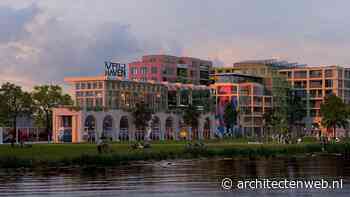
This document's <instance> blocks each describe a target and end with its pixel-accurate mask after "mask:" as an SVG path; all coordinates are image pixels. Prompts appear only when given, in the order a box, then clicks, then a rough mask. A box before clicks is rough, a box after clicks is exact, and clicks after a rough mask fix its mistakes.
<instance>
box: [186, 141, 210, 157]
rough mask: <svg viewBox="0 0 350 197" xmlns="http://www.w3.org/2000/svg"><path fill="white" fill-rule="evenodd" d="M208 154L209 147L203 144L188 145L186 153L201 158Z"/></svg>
mask: <svg viewBox="0 0 350 197" xmlns="http://www.w3.org/2000/svg"><path fill="white" fill-rule="evenodd" d="M207 152H208V148H207V146H206V145H205V144H204V143H203V142H194V143H191V142H190V143H188V144H186V146H185V150H184V153H189V154H191V155H195V156H199V155H206V154H207Z"/></svg>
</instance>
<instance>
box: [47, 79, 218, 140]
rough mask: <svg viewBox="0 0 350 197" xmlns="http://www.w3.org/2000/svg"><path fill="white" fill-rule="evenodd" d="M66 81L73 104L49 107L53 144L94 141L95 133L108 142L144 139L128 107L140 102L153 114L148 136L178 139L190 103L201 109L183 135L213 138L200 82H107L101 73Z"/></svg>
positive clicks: (205, 94) (205, 91)
mask: <svg viewBox="0 0 350 197" xmlns="http://www.w3.org/2000/svg"><path fill="white" fill-rule="evenodd" d="M65 81H66V82H68V83H69V84H71V85H72V87H73V92H74V96H73V98H74V100H75V103H76V105H77V106H78V107H79V108H78V109H75V107H71V106H67V107H61V108H56V109H54V110H53V139H54V141H55V142H88V141H90V142H96V141H97V140H98V139H99V138H101V137H106V138H109V139H111V140H114V141H125V140H144V139H145V138H146V135H147V133H146V131H139V130H136V127H135V124H134V121H133V117H132V114H131V111H132V110H133V109H134V108H135V105H136V104H137V103H141V102H143V103H145V104H146V105H147V106H148V107H150V109H151V110H152V111H153V112H154V117H153V120H152V123H151V127H152V128H151V133H150V138H151V140H177V139H183V136H180V131H183V129H184V127H185V125H184V124H183V122H182V115H181V112H183V109H184V108H185V107H187V106H188V105H194V106H195V107H197V109H198V110H200V111H201V112H202V116H201V117H199V125H198V128H193V129H192V130H191V131H187V132H188V133H187V134H186V137H185V139H210V138H212V137H213V127H212V126H213V125H214V118H213V116H212V113H211V110H212V109H211V108H210V106H211V103H210V101H211V99H210V88H209V87H207V86H204V85H193V84H181V83H168V82H159V83H157V82H146V81H131V80H118V79H116V80H110V79H108V77H106V76H100V77H73V78H66V79H65Z"/></svg>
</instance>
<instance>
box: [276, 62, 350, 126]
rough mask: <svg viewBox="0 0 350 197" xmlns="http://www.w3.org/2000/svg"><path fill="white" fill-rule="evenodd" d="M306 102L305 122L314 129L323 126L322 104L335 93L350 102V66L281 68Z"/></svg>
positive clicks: (282, 72) (281, 71) (281, 72)
mask: <svg viewBox="0 0 350 197" xmlns="http://www.w3.org/2000/svg"><path fill="white" fill-rule="evenodd" d="M279 73H280V74H281V75H282V76H284V77H285V78H286V79H287V80H288V81H289V82H290V84H291V85H292V87H293V88H294V89H295V91H296V94H297V95H298V96H300V97H301V98H302V99H303V101H304V102H305V104H306V112H307V117H305V123H306V126H307V127H308V128H311V129H313V130H315V129H316V130H317V129H322V130H323V131H324V132H326V131H325V129H324V128H322V126H321V120H322V118H321V114H320V106H321V103H323V102H324V100H325V98H326V97H327V96H328V95H331V94H334V95H336V96H338V97H340V98H341V99H342V100H343V101H344V102H345V103H347V104H350V68H345V67H341V66H304V67H296V68H287V69H281V70H279Z"/></svg>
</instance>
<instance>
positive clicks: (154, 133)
mask: <svg viewBox="0 0 350 197" xmlns="http://www.w3.org/2000/svg"><path fill="white" fill-rule="evenodd" d="M160 127H161V122H160V118H159V117H158V116H153V118H152V122H151V133H150V136H149V137H150V139H151V140H160V138H161V133H160V132H161V128H160Z"/></svg>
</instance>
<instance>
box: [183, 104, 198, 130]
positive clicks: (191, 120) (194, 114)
mask: <svg viewBox="0 0 350 197" xmlns="http://www.w3.org/2000/svg"><path fill="white" fill-rule="evenodd" d="M200 116H201V113H200V111H199V110H197V108H196V107H195V106H194V105H188V107H187V108H186V109H185V111H184V113H183V116H182V119H183V121H184V123H185V124H186V125H187V126H189V127H190V129H191V130H193V128H197V127H198V124H199V118H200Z"/></svg>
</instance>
